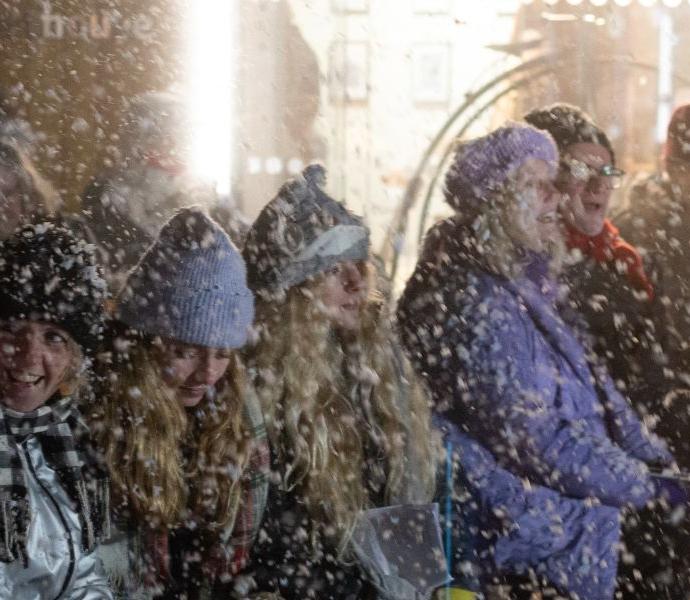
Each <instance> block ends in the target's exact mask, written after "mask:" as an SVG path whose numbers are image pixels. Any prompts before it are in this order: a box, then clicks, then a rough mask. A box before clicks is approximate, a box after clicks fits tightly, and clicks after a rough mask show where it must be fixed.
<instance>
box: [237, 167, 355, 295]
mask: <svg viewBox="0 0 690 600" xmlns="http://www.w3.org/2000/svg"><path fill="white" fill-rule="evenodd" d="M325 181H326V171H325V169H324V168H323V166H321V165H316V164H315V165H310V166H308V167H307V168H306V169H305V170H304V171H303V172H302V174H301V175H300V176H298V177H296V178H295V179H293V180H291V181H288V182H287V183H286V184H284V185H283V186H282V187H281V188H280V190H279V191H278V195H277V196H276V197H275V198H274V199H273V200H271V202H269V203H268V204H267V205H266V206H265V207H264V209H263V210H262V211H261V214H260V215H259V217H258V218H257V219H256V221H255V222H254V224H253V225H252V227H251V229H250V230H249V233H248V235H247V241H246V242H245V245H244V251H243V255H244V259H245V261H246V262H247V276H248V280H249V287H251V288H252V289H253V290H254V291H255V292H256V293H257V294H260V295H263V296H267V297H269V298H270V297H271V296H273V295H276V294H280V293H282V292H283V291H285V290H287V289H289V288H291V287H293V286H295V285H299V284H300V283H303V282H304V281H306V280H307V279H309V278H310V277H313V276H315V275H318V274H319V273H323V272H324V271H326V270H328V269H330V268H331V267H333V266H334V265H336V264H337V263H339V262H341V261H345V260H352V261H359V260H366V259H367V258H368V256H369V230H368V229H367V227H366V226H365V225H364V224H363V222H362V220H361V219H360V218H359V217H357V216H355V215H353V214H352V213H351V212H350V211H349V210H347V209H346V208H345V207H344V206H343V205H342V204H340V203H339V202H336V201H335V200H334V199H333V198H331V197H330V196H328V195H327V194H326V193H325V192H324V191H323V189H322V186H323V185H324V184H325Z"/></svg>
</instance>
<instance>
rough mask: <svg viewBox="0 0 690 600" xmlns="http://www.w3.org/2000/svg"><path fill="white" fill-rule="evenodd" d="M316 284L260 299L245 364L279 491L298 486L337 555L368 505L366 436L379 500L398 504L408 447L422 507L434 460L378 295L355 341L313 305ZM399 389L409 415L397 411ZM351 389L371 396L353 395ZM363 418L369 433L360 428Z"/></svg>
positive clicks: (423, 399) (424, 414)
mask: <svg viewBox="0 0 690 600" xmlns="http://www.w3.org/2000/svg"><path fill="white" fill-rule="evenodd" d="M321 280H322V278H320V277H319V278H316V279H315V280H314V281H312V282H311V283H307V284H304V285H301V286H296V287H293V288H291V289H289V290H288V291H287V293H286V295H285V298H284V299H283V301H279V302H277V301H273V302H267V301H266V300H260V301H259V303H258V304H257V319H256V325H257V329H258V333H259V339H258V343H257V345H256V346H255V347H254V348H253V349H252V360H253V362H252V366H253V367H255V368H256V374H257V380H258V381H257V393H258V395H259V398H260V400H261V404H262V408H263V411H264V416H265V418H266V424H267V428H268V434H269V438H270V440H271V442H272V446H273V448H274V451H275V453H276V455H277V456H278V459H279V462H280V464H281V465H284V467H283V472H282V473H281V475H282V484H283V486H285V487H286V488H287V489H292V488H297V489H298V490H299V493H300V496H301V497H302V498H303V499H304V501H305V504H306V506H307V509H308V511H309V514H310V516H311V518H312V519H313V521H314V523H315V527H314V528H313V530H312V532H311V533H312V539H314V536H316V535H317V534H326V535H327V536H329V537H331V539H334V540H335V544H336V546H337V548H338V551H339V552H340V553H343V552H344V551H345V550H346V547H347V543H348V541H349V538H350V535H351V532H352V529H353V527H354V525H355V521H356V519H357V516H358V514H359V513H360V512H361V511H362V510H366V509H367V508H370V507H371V501H370V499H369V494H368V491H367V487H366V485H365V482H364V481H363V479H362V473H363V471H364V462H365V459H366V456H365V454H366V444H367V443H368V441H369V440H368V439H367V436H369V437H370V438H372V439H373V440H374V441H375V443H376V444H377V445H378V447H379V448H381V449H382V450H383V453H384V455H385V459H386V462H387V472H386V476H385V482H382V483H383V491H384V495H385V499H386V501H392V500H393V499H394V498H400V497H404V494H405V491H404V490H403V487H404V480H405V476H406V475H409V473H406V470H407V469H408V465H407V457H406V446H407V444H409V443H413V444H415V447H416V449H417V451H418V452H419V454H420V455H421V456H422V457H423V460H421V461H420V463H421V464H422V465H423V468H422V471H423V472H422V473H415V476H416V477H417V478H418V480H420V481H421V482H422V485H423V486H424V490H425V493H426V499H427V500H428V499H430V498H431V496H432V494H433V485H434V467H435V463H434V460H433V457H432V454H433V453H432V441H431V437H430V429H429V421H430V411H429V399H428V396H427V395H426V394H425V393H424V390H423V389H422V387H421V386H420V384H419V383H418V382H417V380H416V378H415V377H414V375H413V374H412V370H411V368H410V367H409V365H408V364H407V362H406V361H405V360H404V358H402V355H401V354H396V352H395V349H394V343H393V334H392V331H391V329H390V324H389V319H388V318H387V315H386V314H384V309H383V303H382V302H381V301H380V298H377V297H376V296H372V297H371V298H370V299H369V300H368V301H367V302H366V303H365V305H364V307H363V308H362V313H361V325H360V329H359V331H358V332H357V333H356V334H354V335H351V336H340V335H338V333H337V332H336V331H335V330H334V328H333V326H332V324H331V322H330V321H329V319H328V318H327V316H326V315H325V312H324V309H323V306H322V305H321V304H320V301H319V298H318V286H319V283H320V281H321ZM402 386H405V388H406V389H405V391H406V393H407V394H408V397H409V401H408V406H409V415H402V414H401V412H400V410H399V406H398V398H397V395H398V394H399V393H400V388H401V387H402ZM357 387H359V388H360V389H361V388H367V389H369V388H370V389H371V394H370V395H369V396H368V397H367V396H366V394H362V397H361V399H358V398H355V397H353V390H354V389H356V388H357ZM360 405H361V406H360ZM408 416H409V421H407V422H406V421H405V420H404V419H405V418H406V417H408ZM362 419H364V420H365V422H366V424H367V426H368V427H366V428H362V427H361V420H362ZM398 501H399V500H398Z"/></svg>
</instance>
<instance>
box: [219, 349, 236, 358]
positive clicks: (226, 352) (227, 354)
mask: <svg viewBox="0 0 690 600" xmlns="http://www.w3.org/2000/svg"><path fill="white" fill-rule="evenodd" d="M216 358H219V359H223V360H225V359H228V358H232V350H230V349H229V348H223V349H222V350H218V351H217V352H216Z"/></svg>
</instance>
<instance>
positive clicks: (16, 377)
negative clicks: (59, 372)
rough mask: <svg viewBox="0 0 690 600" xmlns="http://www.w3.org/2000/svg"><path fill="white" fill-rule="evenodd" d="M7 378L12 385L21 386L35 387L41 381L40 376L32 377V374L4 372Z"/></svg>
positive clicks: (41, 377)
mask: <svg viewBox="0 0 690 600" xmlns="http://www.w3.org/2000/svg"><path fill="white" fill-rule="evenodd" d="M5 372H6V373H7V378H8V379H9V380H10V381H12V382H13V383H19V384H22V385H36V384H37V383H39V382H40V381H42V380H43V376H42V375H34V374H33V373H26V372H24V371H7V370H6V371H5Z"/></svg>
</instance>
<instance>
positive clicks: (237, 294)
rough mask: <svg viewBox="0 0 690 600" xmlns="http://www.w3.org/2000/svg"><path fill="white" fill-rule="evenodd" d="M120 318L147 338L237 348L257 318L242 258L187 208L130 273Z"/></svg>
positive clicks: (209, 224)
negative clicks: (157, 336) (155, 336)
mask: <svg viewBox="0 0 690 600" xmlns="http://www.w3.org/2000/svg"><path fill="white" fill-rule="evenodd" d="M116 317H117V318H118V319H119V320H120V321H122V322H123V323H124V324H125V325H127V326H129V327H132V328H133V329H136V330H138V331H140V332H142V333H146V334H149V335H160V336H163V337H169V338H173V339H175V340H178V341H181V342H185V343H188V344H199V345H201V346H206V347H209V348H239V347H241V346H243V345H244V344H245V342H246V341H247V335H248V331H249V327H250V326H251V324H252V320H253V319H254V296H253V295H252V292H251V291H250V290H249V288H248V287H247V275H246V269H245V265H244V261H243V260H242V256H241V255H240V253H239V251H238V250H237V248H235V246H234V244H233V243H232V242H231V241H230V238H229V237H228V236H227V234H226V233H225V232H224V231H223V230H222V229H221V228H220V226H219V225H218V224H217V223H216V222H215V221H213V220H212V219H211V218H210V217H208V216H207V215H206V214H204V213H203V212H202V211H201V209H199V208H196V207H190V208H183V209H181V210H179V211H178V212H177V213H176V214H175V215H174V216H173V217H172V218H171V219H170V220H169V221H168V222H167V223H166V224H165V225H164V226H163V227H162V229H161V230H160V233H159V234H158V238H157V239H156V240H155V241H154V242H153V244H152V245H151V246H150V247H149V249H148V250H147V251H146V253H145V254H144V256H143V257H142V258H141V260H140V261H139V264H138V265H137V266H136V267H134V269H132V271H131V272H130V274H129V276H128V277H127V281H126V282H125V285H124V287H123V290H122V292H121V294H120V295H119V297H118V301H117V311H116Z"/></svg>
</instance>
